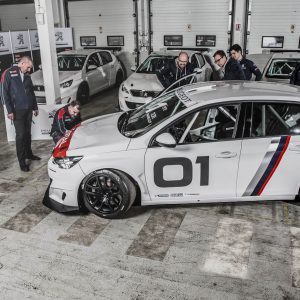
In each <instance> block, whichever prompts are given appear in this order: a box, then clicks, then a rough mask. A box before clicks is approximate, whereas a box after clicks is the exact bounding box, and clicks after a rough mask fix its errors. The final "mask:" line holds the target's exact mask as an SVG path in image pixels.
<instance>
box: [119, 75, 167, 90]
mask: <svg viewBox="0 0 300 300" xmlns="http://www.w3.org/2000/svg"><path fill="white" fill-rule="evenodd" d="M125 83H126V86H127V87H128V88H129V89H134V90H145V91H155V92H160V91H162V90H163V86H162V85H161V83H160V81H159V80H158V78H157V76H156V74H145V73H133V74H131V75H130V76H129V77H128V78H127V80H126V81H125Z"/></svg>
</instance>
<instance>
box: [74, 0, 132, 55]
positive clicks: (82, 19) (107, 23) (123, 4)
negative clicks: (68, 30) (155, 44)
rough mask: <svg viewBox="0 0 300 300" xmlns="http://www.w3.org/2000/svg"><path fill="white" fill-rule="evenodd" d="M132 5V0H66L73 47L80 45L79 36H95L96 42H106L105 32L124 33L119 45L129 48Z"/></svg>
mask: <svg viewBox="0 0 300 300" xmlns="http://www.w3.org/2000/svg"><path fill="white" fill-rule="evenodd" d="M133 5H134V3H133V1H132V0H122V1H112V0H95V1H75V2H71V1H70V2H69V16H70V27H73V29H74V42H75V47H76V49H78V48H81V47H82V46H81V45H80V37H84V36H95V37H96V42H97V46H101V47H103V46H108V44H107V36H124V48H123V49H124V50H125V51H133V49H134V48H135V46H134V43H135V41H134V34H133V32H134V21H135V20H134V18H133V16H132V14H133ZM85 40H88V39H85ZM115 40H116V39H115Z"/></svg>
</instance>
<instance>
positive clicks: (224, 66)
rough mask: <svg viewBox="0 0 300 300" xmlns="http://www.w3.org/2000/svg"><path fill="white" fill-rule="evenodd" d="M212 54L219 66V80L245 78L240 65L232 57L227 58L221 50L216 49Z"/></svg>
mask: <svg viewBox="0 0 300 300" xmlns="http://www.w3.org/2000/svg"><path fill="white" fill-rule="evenodd" d="M213 56H214V60H215V63H216V64H217V65H218V66H219V67H220V68H221V80H246V77H245V74H244V72H243V70H242V67H241V65H240V64H239V63H238V62H237V61H235V60H234V59H233V58H227V57H226V54H225V52H224V51H223V50H218V51H216V52H215V54H214V55H213Z"/></svg>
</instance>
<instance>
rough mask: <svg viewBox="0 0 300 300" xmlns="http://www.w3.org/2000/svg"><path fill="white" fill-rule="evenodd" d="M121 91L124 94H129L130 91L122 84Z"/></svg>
mask: <svg viewBox="0 0 300 300" xmlns="http://www.w3.org/2000/svg"><path fill="white" fill-rule="evenodd" d="M121 90H122V92H125V93H127V94H129V91H128V89H127V88H126V86H125V84H124V83H122V86H121Z"/></svg>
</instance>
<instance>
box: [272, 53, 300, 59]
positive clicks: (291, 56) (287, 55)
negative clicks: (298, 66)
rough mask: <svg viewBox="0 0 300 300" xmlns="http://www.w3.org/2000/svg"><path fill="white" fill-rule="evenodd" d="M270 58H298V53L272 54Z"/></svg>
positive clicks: (299, 54)
mask: <svg viewBox="0 0 300 300" xmlns="http://www.w3.org/2000/svg"><path fill="white" fill-rule="evenodd" d="M272 58H300V53H299V52H280V53H274V55H273V56H272Z"/></svg>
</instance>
